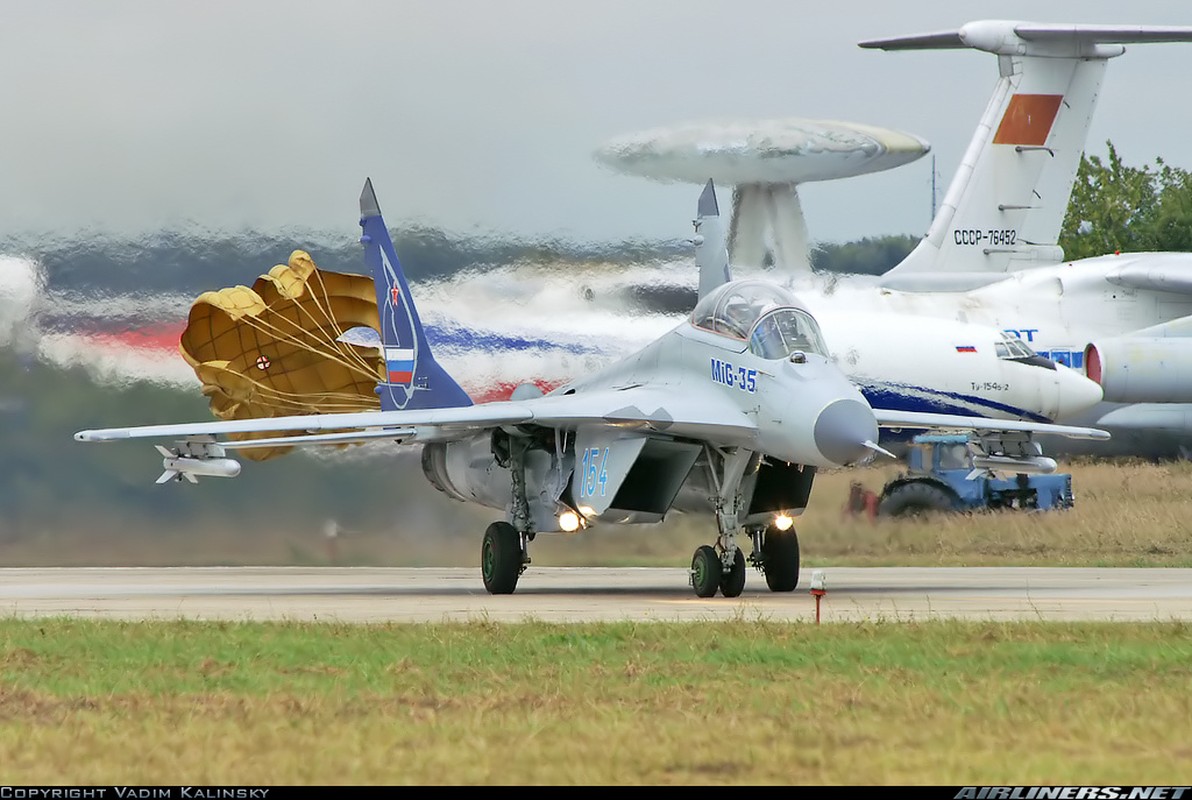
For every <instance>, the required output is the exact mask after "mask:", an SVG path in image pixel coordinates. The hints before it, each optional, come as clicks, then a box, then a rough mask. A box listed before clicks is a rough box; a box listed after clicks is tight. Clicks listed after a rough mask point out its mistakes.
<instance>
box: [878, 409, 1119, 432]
mask: <svg viewBox="0 0 1192 800" xmlns="http://www.w3.org/2000/svg"><path fill="white" fill-rule="evenodd" d="M873 416H874V417H876V418H877V424H878V426H879V427H882V428H912V429H914V428H922V429H938V428H944V429H949V430H965V431H977V432H979V433H1003V432H1004V433H1040V434H1042V433H1046V434H1053V435H1055V436H1066V437H1067V438H1069V439H1098V440H1104V439H1108V438H1109V432H1108V431H1103V430H1101V429H1099V428H1083V427H1079V426H1075V425H1054V424H1051V423H1048V422H1028V421H1026V420H1019V419H994V418H993V417H966V416H963V415H960V414H925V413H921V412H917V411H893V410H889V409H879V408H875V409H874V410H873Z"/></svg>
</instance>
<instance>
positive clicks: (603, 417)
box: [74, 386, 757, 449]
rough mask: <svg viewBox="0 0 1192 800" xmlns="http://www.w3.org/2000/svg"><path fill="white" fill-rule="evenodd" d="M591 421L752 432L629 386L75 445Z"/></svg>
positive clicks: (129, 434)
mask: <svg viewBox="0 0 1192 800" xmlns="http://www.w3.org/2000/svg"><path fill="white" fill-rule="evenodd" d="M593 424H595V425H607V426H609V427H619V428H632V429H645V430H649V431H653V432H657V433H666V434H671V435H676V436H691V437H695V438H703V439H712V440H714V441H717V442H721V443H724V444H751V443H753V442H755V441H756V437H757V428H756V425H755V424H754V423H753V421H752V420H750V419H749V418H748V417H746V416H745V415H744V414H743V413H741V411H740V410H738V409H737V408H736V407H735V406H732V405H731V404H729V403H727V402H725V401H723V400H721V399H720V397H719V395H717V394H715V393H708V394H699V393H692V392H684V393H675V392H662V391H659V390H658V389H657V388H656V387H648V386H632V387H626V388H624V389H606V390H599V391H590V392H580V393H576V394H557V395H546V396H543V397H534V398H529V399H525V400H510V401H503V402H496V403H483V404H480V405H474V406H464V407H459V408H434V409H420V410H411V411H364V412H356V413H347V414H303V415H298V416H290V417H266V418H257V419H244V420H225V421H219V422H193V423H180V424H169V425H144V426H138V427H128V428H103V429H97V430H83V431H79V432H78V433H76V434H75V436H74V438H75V439H76V440H77V441H80V442H110V441H122V440H126V439H168V438H175V439H194V440H205V441H215V440H216V439H217V438H218V437H223V436H227V435H229V434H245V433H255V434H266V435H267V434H278V436H277V437H276V438H274V437H270V438H258V439H252V440H247V441H230V442H228V441H220V442H219V444H220V445H222V446H224V447H227V448H231V449H235V448H247V447H265V446H273V445H301V444H347V443H354V442H365V441H371V440H375V439H395V440H400V441H402V442H415V441H417V442H425V441H448V440H452V439H458V438H462V437H464V436H467V435H468V434H470V433H474V432H475V431H478V430H483V429H488V428H495V427H498V426H501V425H538V426H543V427H550V428H563V429H574V428H576V427H578V426H580V425H593Z"/></svg>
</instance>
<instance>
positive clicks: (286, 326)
mask: <svg viewBox="0 0 1192 800" xmlns="http://www.w3.org/2000/svg"><path fill="white" fill-rule="evenodd" d="M361 327H364V328H372V329H373V330H374V331H375V330H379V325H378V321H377V298H376V289H375V288H374V285H373V281H372V278H370V277H368V276H365V275H349V274H344V273H339V272H325V271H323V270H320V269H319V268H318V267H317V266H316V265H315V262H314V261H313V260H312V259H311V257H310V254H309V253H307V252H306V251H304V250H295V251H294V252H293V253H291V254H290V260H289V263H287V264H278V265H277V266H275V267H273V269H271V270H269V272H268V273H267V274H265V275H261V276H260V277H259V278H257V280H256V282H255V283H253V285H252V288H251V289H250V288H248V287H247V286H232V287H228V288H225V289H220V290H219V291H214V292H204V293H203V294H201V295H199V297H198V299H197V300H195V302H194V304H193V305H192V306H191V307H190V316H189V320H188V322H187V325H186V329H185V330H184V331H183V332H182V338H181V341H180V343H179V350H180V351H181V352H182V357H183V358H185V359H186V361H187V363H188V364H190V366H191V367H192V368H193V369H194V371H195V375H197V376H198V378H199V380H200V381H201V382H202V384H203V394H204V395H206V396H207V397H209V398H210V401H211V413H212V414H214V415H215V416H216V417H218V418H219V419H256V418H261V417H282V416H288V415H291V414H328V413H338V412H349V411H369V410H379V409H380V407H381V403H380V399H379V398H378V397H377V394H376V392H375V389H376V386H377V382H378V381H379V380H381V379H383V377H384V360H383V359H382V358H381V352H380V350H378V349H377V348H376V347H369V346H365V345H359V344H351V343H349V342H344V341H340V337H342V336H343V335H344V334H345V333H346V332H347V331H349V330H351V329H353V328H361ZM276 435H277V434H273V433H270V434H240V435H237V436H234V437H232V438H237V439H240V440H244V439H252V438H265V436H268V437H270V438H272V437H275V436H276ZM291 449H292V448H290V447H270V448H250V449H246V450H244V451H243V454H244V455H245V456H246V457H247V458H250V459H252V460H254V461H263V460H265V459H268V458H272V457H274V456H277V455H281V454H283V453H286V452H289V451H290V450H291Z"/></svg>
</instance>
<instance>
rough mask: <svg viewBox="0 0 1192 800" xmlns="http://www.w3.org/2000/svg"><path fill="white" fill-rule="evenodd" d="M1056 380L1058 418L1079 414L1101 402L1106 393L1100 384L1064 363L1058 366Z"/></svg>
mask: <svg viewBox="0 0 1192 800" xmlns="http://www.w3.org/2000/svg"><path fill="white" fill-rule="evenodd" d="M1055 371H1056V381H1057V382H1058V388H1059V401H1058V403H1057V404H1056V419H1057V420H1062V419H1066V418H1068V417H1071V416H1074V415H1076V414H1079V413H1080V412H1082V411H1085V410H1086V409H1089V408H1092V407H1093V406H1095V405H1097V403H1100V402H1101V401H1102V400H1103V399H1104V397H1105V393H1104V392H1103V391H1102V390H1101V387H1100V385H1098V384H1097V383H1095V382H1094V381H1091V380H1089V379H1088V378H1086V377H1084V376H1083V375H1081V374H1080V373H1079V372H1077V371H1076V370H1073V369H1068V368H1067V367H1064V366H1062V365H1060V366H1057V367H1056V370H1055Z"/></svg>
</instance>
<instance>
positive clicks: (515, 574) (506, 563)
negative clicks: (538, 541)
mask: <svg viewBox="0 0 1192 800" xmlns="http://www.w3.org/2000/svg"><path fill="white" fill-rule="evenodd" d="M521 571H522V548H521V536H520V535H519V534H518V532H517V529H516V528H514V527H513V526H512V525H510V524H509V523H508V522H494V523H493V524H492V525H489V526H488V528H487V529H486V530H485V531H484V543H483V544H481V546H480V575H481V577H482V578H484V588H485V589H488V593H489V594H513V590H514V589H516V588H517V579H518V578H519V577H520V576H521Z"/></svg>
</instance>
